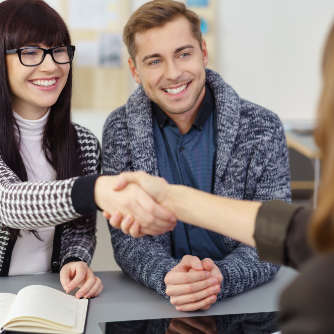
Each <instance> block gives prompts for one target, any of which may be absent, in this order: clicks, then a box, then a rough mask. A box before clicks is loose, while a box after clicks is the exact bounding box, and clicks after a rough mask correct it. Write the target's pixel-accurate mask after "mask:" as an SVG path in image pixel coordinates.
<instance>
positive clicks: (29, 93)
mask: <svg viewBox="0 0 334 334" xmlns="http://www.w3.org/2000/svg"><path fill="white" fill-rule="evenodd" d="M0 41H1V43H0V127H1V128H0V276H6V275H23V274H35V273H42V272H48V271H52V272H59V271H60V280H61V284H62V286H63V287H64V289H65V290H66V291H67V292H70V291H72V290H73V289H76V288H79V289H78V291H77V292H76V297H78V298H80V297H87V298H89V297H94V296H97V295H98V294H99V293H100V292H101V290H102V288H103V286H102V283H101V281H100V279H99V278H97V277H96V276H95V275H94V274H93V272H92V271H91V269H90V268H89V267H88V265H89V263H90V261H91V259H92V256H93V252H94V249H95V243H96V240H95V230H96V205H95V203H96V204H97V205H98V206H100V207H101V208H109V210H114V209H115V208H116V207H120V208H122V210H125V212H129V213H133V214H135V215H137V218H138V219H139V220H146V219H149V220H150V219H151V220H152V219H153V218H152V217H158V219H160V222H161V224H162V225H164V224H171V226H172V225H173V220H175V219H174V218H173V216H172V215H171V214H170V213H169V212H167V211H166V210H164V209H163V208H161V207H159V206H158V205H156V204H155V203H154V202H153V201H152V200H151V199H150V198H149V197H148V196H147V195H146V194H145V193H144V192H143V191H142V190H140V189H139V187H136V188H132V190H130V192H124V193H119V194H116V195H117V196H116V197H115V196H113V195H114V192H112V191H111V190H109V189H110V188H111V187H110V186H111V185H112V184H113V182H114V177H111V176H110V177H106V176H104V177H99V178H98V173H99V171H100V162H99V159H100V149H99V144H98V141H97V139H96V138H95V137H94V136H93V135H92V134H91V133H90V132H89V131H88V130H87V129H85V128H83V127H81V126H79V125H77V124H73V123H72V122H71V116H70V105H71V89H72V65H71V64H72V59H73V56H74V51H75V48H74V46H72V45H71V40H70V36H69V33H68V30H67V28H66V25H65V23H64V21H63V20H62V19H61V17H60V16H59V15H58V14H57V13H56V12H55V11H54V10H53V9H52V8H51V7H49V6H48V5H47V4H46V3H45V2H44V1H42V0H8V1H3V2H1V3H0ZM57 180H58V181H57ZM143 196H144V197H143ZM145 205H146V206H147V207H150V209H155V210H156V211H155V212H154V213H152V214H151V213H150V212H149V210H146V209H145V208H144V207H145ZM164 228H165V227H164ZM157 232H158V230H157Z"/></svg>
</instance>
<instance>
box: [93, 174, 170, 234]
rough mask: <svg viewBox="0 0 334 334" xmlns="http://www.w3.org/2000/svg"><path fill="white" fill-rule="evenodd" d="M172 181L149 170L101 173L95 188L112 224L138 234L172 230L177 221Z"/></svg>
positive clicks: (97, 196)
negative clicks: (146, 171) (171, 197)
mask: <svg viewBox="0 0 334 334" xmlns="http://www.w3.org/2000/svg"><path fill="white" fill-rule="evenodd" d="M170 187H171V186H170V185H169V184H168V183H167V182H166V181H165V180H164V179H163V178H160V177H156V176H151V175H148V174H146V173H145V172H125V173H122V174H120V175H117V176H100V177H99V178H98V179H97V181H96V183H95V189H94V195H95V203H96V204H97V205H98V206H99V207H100V208H101V209H102V210H103V215H104V216H105V217H106V218H107V219H108V220H109V222H110V225H112V226H113V227H114V228H119V229H121V230H122V231H123V233H125V234H130V235H131V236H132V237H135V238H138V237H141V236H144V235H159V234H163V233H165V232H168V231H171V230H173V229H174V227H175V225H176V216H175V214H174V213H173V209H172V206H173V204H172V201H170V199H169V190H170Z"/></svg>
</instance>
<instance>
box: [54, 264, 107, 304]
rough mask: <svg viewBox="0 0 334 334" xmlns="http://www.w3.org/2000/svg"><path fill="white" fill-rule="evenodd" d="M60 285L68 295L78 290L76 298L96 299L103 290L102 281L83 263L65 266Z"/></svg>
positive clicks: (62, 269)
mask: <svg viewBox="0 0 334 334" xmlns="http://www.w3.org/2000/svg"><path fill="white" fill-rule="evenodd" d="M60 283H61V285H62V287H63V288H64V290H65V291H66V293H70V292H71V291H73V290H74V289H78V290H77V292H76V293H75V297H76V298H82V297H83V298H92V297H96V296H98V295H99V294H100V293H101V291H102V290H103V284H102V281H101V280H100V279H99V278H98V277H97V276H95V274H94V273H93V271H92V270H91V269H90V268H89V267H88V265H87V263H86V262H83V261H76V262H69V263H67V264H65V265H64V266H63V267H62V268H61V270H60Z"/></svg>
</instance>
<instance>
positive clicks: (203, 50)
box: [201, 39, 209, 67]
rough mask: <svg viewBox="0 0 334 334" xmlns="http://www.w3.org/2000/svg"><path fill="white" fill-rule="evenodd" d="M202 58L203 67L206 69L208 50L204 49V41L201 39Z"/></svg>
mask: <svg viewBox="0 0 334 334" xmlns="http://www.w3.org/2000/svg"><path fill="white" fill-rule="evenodd" d="M201 46H202V57H203V64H204V66H205V67H206V66H207V65H208V61H209V55H208V49H207V47H206V42H205V40H204V39H203V40H202V44H201Z"/></svg>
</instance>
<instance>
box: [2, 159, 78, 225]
mask: <svg viewBox="0 0 334 334" xmlns="http://www.w3.org/2000/svg"><path fill="white" fill-rule="evenodd" d="M75 179H76V178H71V179H68V180H62V181H51V182H47V181H43V182H22V181H20V179H19V178H18V177H17V175H16V174H15V173H14V172H13V171H12V170H11V169H10V168H9V167H8V166H7V165H6V164H5V163H4V161H3V160H2V159H1V158H0V224H1V225H3V226H7V227H11V228H17V229H37V228H40V227H46V226H55V225H58V224H61V223H64V222H66V221H69V220H72V219H75V218H77V217H79V216H80V215H79V214H78V213H77V212H76V211H75V209H74V207H73V205H72V199H71V191H72V187H73V184H74V181H75Z"/></svg>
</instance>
